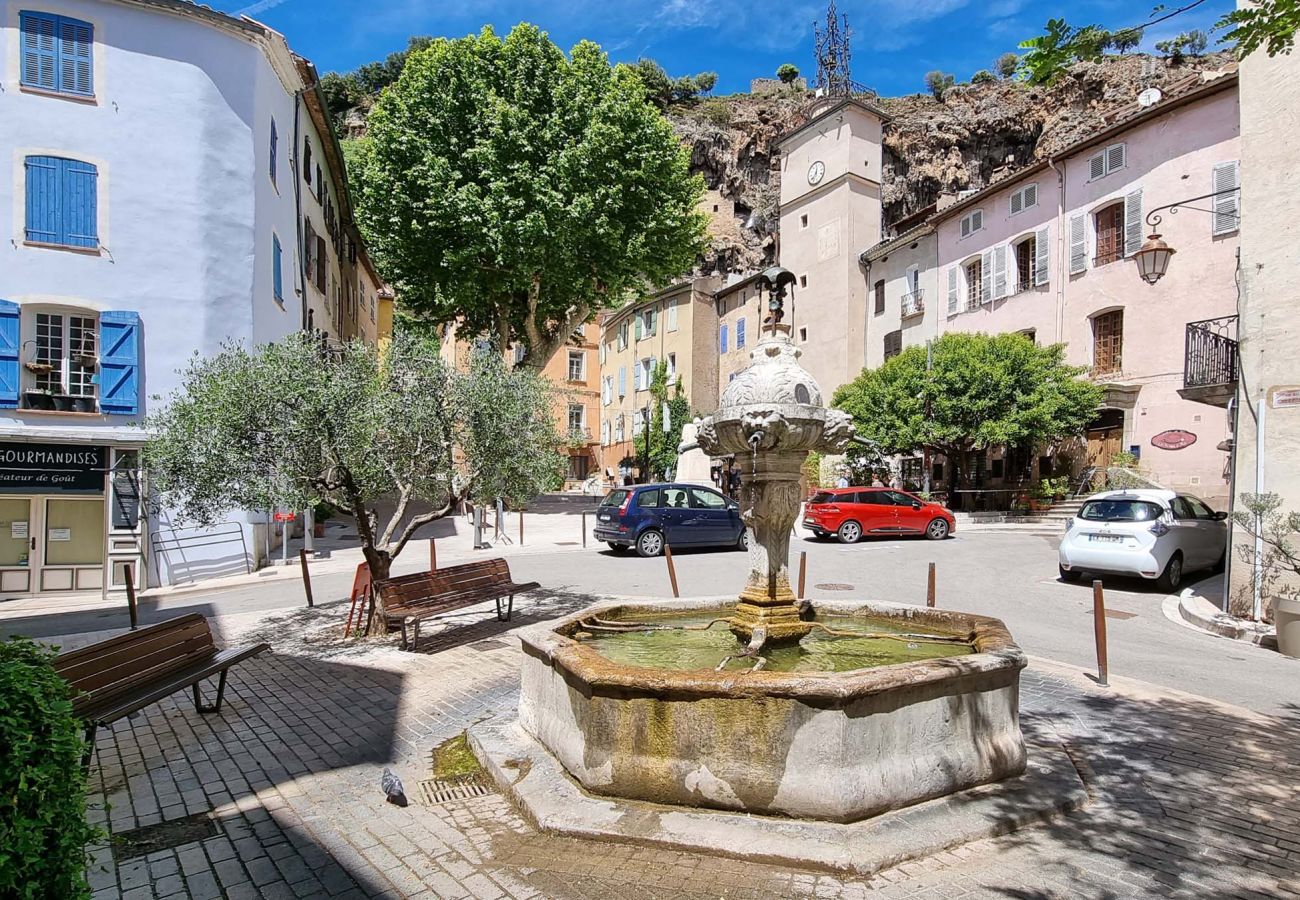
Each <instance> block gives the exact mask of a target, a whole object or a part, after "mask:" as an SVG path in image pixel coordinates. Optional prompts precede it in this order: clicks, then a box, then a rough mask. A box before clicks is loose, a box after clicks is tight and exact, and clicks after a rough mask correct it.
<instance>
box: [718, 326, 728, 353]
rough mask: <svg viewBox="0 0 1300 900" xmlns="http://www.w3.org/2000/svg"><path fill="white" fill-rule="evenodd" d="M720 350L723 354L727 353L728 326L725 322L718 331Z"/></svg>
mask: <svg viewBox="0 0 1300 900" xmlns="http://www.w3.org/2000/svg"><path fill="white" fill-rule="evenodd" d="M718 350H719V352H721V353H726V352H727V325H726V323H725V322H724V323H723V325H722V327H721V328H719V329H718Z"/></svg>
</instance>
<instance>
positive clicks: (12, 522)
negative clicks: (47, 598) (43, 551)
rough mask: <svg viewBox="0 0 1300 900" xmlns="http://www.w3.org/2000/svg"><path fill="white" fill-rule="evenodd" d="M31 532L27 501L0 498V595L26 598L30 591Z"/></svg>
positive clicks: (28, 503)
mask: <svg viewBox="0 0 1300 900" xmlns="http://www.w3.org/2000/svg"><path fill="white" fill-rule="evenodd" d="M36 534H37V532H36V531H35V530H34V529H33V528H32V499H31V498H30V497H0V595H5V596H7V595H9V594H26V593H29V592H30V591H31V589H32V567H31V556H32V543H33V542H34V541H35V535H36Z"/></svg>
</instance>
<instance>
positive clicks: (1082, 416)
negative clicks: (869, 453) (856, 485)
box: [833, 333, 1102, 478]
mask: <svg viewBox="0 0 1300 900" xmlns="http://www.w3.org/2000/svg"><path fill="white" fill-rule="evenodd" d="M931 351H932V352H931V359H932V366H931V368H929V369H928V370H927V367H926V348H924V347H915V346H914V347H908V348H907V349H906V350H904V351H903V352H902V353H900V354H898V355H897V356H895V357H893V358H891V359H889V360H888V361H886V362H885V364H884V365H883V366H881V367H880V368H878V369H867V370H864V371H863V372H862V374H860V375H859V376H858V377H857V378H856V379H854V380H853V381H851V382H850V383H848V384H846V385H844V386H843V387H841V388H840V389H839V390H838V391H836V392H835V397H834V400H833V405H835V406H837V407H839V408H840V409H843V410H844V411H846V412H848V413H849V414H850V415H851V416H853V419H854V422H855V424H856V425H857V427H858V434H860V435H862V436H863V437H865V438H867V439H869V440H871V441H873V442H875V444H876V445H877V446H878V448H879V449H880V451H882V452H883V453H887V454H892V453H910V452H913V451H916V450H923V449H930V450H934V451H937V452H940V453H943V454H944V455H945V456H947V457H948V458H949V459H952V460H954V461H955V462H956V463H957V465H958V467H959V471H960V473H961V475H962V477H963V478H964V477H965V475H966V472H967V466H966V457H967V454H968V453H969V452H970V451H972V450H982V449H986V448H988V447H992V446H995V445H1006V446H1013V447H1028V446H1039V445H1044V444H1048V443H1051V442H1054V441H1059V440H1062V439H1064V438H1066V437H1069V436H1072V435H1075V434H1078V433H1080V432H1081V431H1082V430H1083V429H1084V427H1085V426H1086V425H1087V424H1088V422H1089V421H1091V420H1092V418H1093V417H1094V416H1095V415H1096V409H1097V405H1098V404H1099V403H1100V402H1101V397H1102V392H1101V388H1099V387H1098V386H1096V385H1094V384H1092V383H1091V382H1088V381H1084V380H1082V379H1081V378H1079V376H1080V375H1081V374H1082V372H1083V369H1080V368H1077V367H1074V366H1069V365H1066V364H1065V361H1064V360H1065V348H1064V346H1063V345H1060V344H1056V345H1053V346H1050V347H1039V346H1036V345H1035V344H1034V342H1033V341H1031V340H1029V339H1027V338H1025V337H1024V336H1023V335H1019V334H1000V335H992V336H990V335H986V334H962V333H952V334H945V335H943V336H942V337H940V338H939V339H938V340H936V341H935V342H934V343H933V345H932V347H931Z"/></svg>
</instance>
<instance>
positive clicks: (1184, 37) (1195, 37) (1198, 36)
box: [1156, 30, 1210, 62]
mask: <svg viewBox="0 0 1300 900" xmlns="http://www.w3.org/2000/svg"><path fill="white" fill-rule="evenodd" d="M1209 42H1210V39H1209V37H1208V36H1207V35H1206V34H1205V32H1204V31H1196V30H1194V31H1184V32H1183V33H1182V34H1180V35H1178V37H1175V38H1170V39H1169V40H1167V41H1160V42H1159V43H1157V44H1156V50H1158V51H1160V52H1161V53H1163V54H1164V55H1165V56H1168V57H1169V58H1170V59H1172V60H1173V61H1174V62H1181V61H1182V59H1183V57H1184V56H1200V55H1201V54H1202V53H1204V52H1205V47H1206V45H1207V44H1208V43H1209Z"/></svg>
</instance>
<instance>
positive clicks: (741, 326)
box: [736, 319, 745, 350]
mask: <svg viewBox="0 0 1300 900" xmlns="http://www.w3.org/2000/svg"><path fill="white" fill-rule="evenodd" d="M743 346H745V320H744V319H737V320H736V349H737V350H739V349H740V348H741V347H743Z"/></svg>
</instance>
